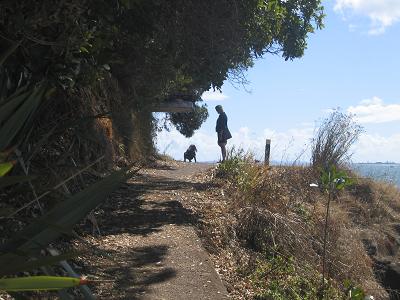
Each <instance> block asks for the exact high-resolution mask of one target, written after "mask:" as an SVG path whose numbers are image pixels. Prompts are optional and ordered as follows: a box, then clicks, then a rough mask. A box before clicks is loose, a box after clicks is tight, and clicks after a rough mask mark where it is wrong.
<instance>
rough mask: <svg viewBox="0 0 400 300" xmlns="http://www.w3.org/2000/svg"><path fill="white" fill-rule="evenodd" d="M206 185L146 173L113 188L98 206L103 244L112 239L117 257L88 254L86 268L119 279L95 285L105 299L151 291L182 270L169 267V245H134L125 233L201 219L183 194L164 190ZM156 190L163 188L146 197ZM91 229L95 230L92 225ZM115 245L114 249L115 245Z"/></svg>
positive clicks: (133, 296) (141, 232)
mask: <svg viewBox="0 0 400 300" xmlns="http://www.w3.org/2000/svg"><path fill="white" fill-rule="evenodd" d="M204 188H206V187H205V186H203V185H199V184H196V183H191V182H188V181H179V180H171V179H166V178H163V177H154V176H140V177H138V178H137V180H135V182H130V183H127V184H125V185H124V186H122V187H121V188H120V189H119V190H118V191H116V192H115V193H113V195H112V197H110V199H109V200H108V201H107V202H106V203H104V204H103V205H102V206H101V207H100V209H99V210H98V211H97V212H96V219H97V222H98V224H99V226H100V229H101V236H100V237H99V239H100V240H101V242H100V247H99V248H103V247H104V246H105V244H106V243H107V240H109V246H108V247H105V248H106V249H107V250H106V252H107V253H108V254H109V255H111V256H112V257H113V260H110V259H108V258H104V257H87V258H85V260H86V259H87V261H88V263H87V264H86V263H85V264H86V265H87V268H85V270H86V269H87V271H88V273H89V274H94V275H96V276H99V277H100V278H105V279H112V280H113V282H112V284H100V285H96V286H92V287H91V289H92V290H93V292H94V293H95V294H97V295H99V296H100V298H101V299H111V298H110V297H112V299H139V298H142V297H143V295H145V294H146V293H148V291H149V289H150V287H151V286H152V285H154V284H157V283H160V282H163V281H167V280H170V279H171V278H174V277H175V276H176V271H175V270H174V269H173V268H166V267H163V262H164V260H165V257H166V255H167V253H168V251H169V249H168V246H167V245H165V244H158V245H154V246H151V247H150V246H148V247H130V246H129V245H126V244H125V245H124V238H126V237H129V239H132V238H133V237H132V236H135V235H137V236H148V235H150V234H152V233H155V232H158V231H161V230H162V227H163V226H164V225H168V224H173V225H186V224H194V223H196V222H199V219H200V217H199V216H198V215H196V214H194V213H193V212H192V211H190V210H188V209H186V208H184V207H183V206H182V204H181V202H179V200H178V199H176V200H175V199H173V194H171V193H169V194H168V195H167V194H166V195H165V196H164V195H163V191H166V192H167V191H171V190H177V191H179V190H183V189H186V190H190V189H195V190H196V189H204ZM154 191H158V193H155V194H157V195H158V196H159V198H157V199H154V200H153V198H152V197H151V198H149V199H146V200H143V198H144V197H145V196H146V194H147V193H150V192H154ZM160 191H161V193H160ZM171 196H172V197H171ZM85 231H86V232H90V230H89V225H87V226H86V229H85ZM117 242H118V243H117ZM114 243H115V244H114ZM160 243H162V241H160ZM119 245H121V246H119ZM118 247H120V248H118ZM110 248H112V249H113V250H111V251H109V250H108V249H110ZM114 248H115V249H114ZM117 291H118V292H117ZM116 292H117V294H118V295H120V296H119V297H118V298H115V295H116ZM126 295H129V297H128V298H127V296H126Z"/></svg>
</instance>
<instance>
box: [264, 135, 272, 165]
mask: <svg viewBox="0 0 400 300" xmlns="http://www.w3.org/2000/svg"><path fill="white" fill-rule="evenodd" d="M270 154H271V140H269V139H267V140H266V141H265V159H264V165H266V166H269V155H270Z"/></svg>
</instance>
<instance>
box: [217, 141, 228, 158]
mask: <svg viewBox="0 0 400 300" xmlns="http://www.w3.org/2000/svg"><path fill="white" fill-rule="evenodd" d="M218 145H219V146H220V147H221V154H222V161H225V159H226V143H218Z"/></svg>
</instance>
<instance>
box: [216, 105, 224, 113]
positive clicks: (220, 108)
mask: <svg viewBox="0 0 400 300" xmlns="http://www.w3.org/2000/svg"><path fill="white" fill-rule="evenodd" d="M215 110H216V111H217V113H219V114H220V113H222V112H223V111H224V109H223V108H222V105H217V106H216V107H215Z"/></svg>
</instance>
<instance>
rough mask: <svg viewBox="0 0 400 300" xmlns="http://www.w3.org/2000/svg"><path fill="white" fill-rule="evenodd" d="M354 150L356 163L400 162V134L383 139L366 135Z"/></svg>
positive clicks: (374, 135) (362, 136)
mask: <svg viewBox="0 0 400 300" xmlns="http://www.w3.org/2000/svg"><path fill="white" fill-rule="evenodd" d="M352 150H353V152H354V156H353V160H354V161H356V162H377V161H394V162H400V134H395V135H392V136H389V137H383V136H380V135H378V134H366V133H364V134H362V135H361V136H360V138H359V140H358V142H357V144H355V145H354V147H353V149H352Z"/></svg>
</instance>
